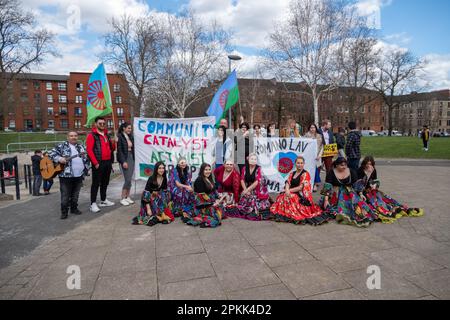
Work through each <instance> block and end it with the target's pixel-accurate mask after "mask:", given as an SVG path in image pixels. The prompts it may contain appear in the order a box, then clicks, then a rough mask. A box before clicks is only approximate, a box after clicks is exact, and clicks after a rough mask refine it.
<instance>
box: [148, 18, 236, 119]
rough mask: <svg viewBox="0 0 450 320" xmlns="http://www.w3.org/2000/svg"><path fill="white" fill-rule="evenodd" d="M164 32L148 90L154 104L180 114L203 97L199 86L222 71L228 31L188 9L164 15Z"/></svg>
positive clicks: (224, 62) (203, 92)
mask: <svg viewBox="0 0 450 320" xmlns="http://www.w3.org/2000/svg"><path fill="white" fill-rule="evenodd" d="M165 33H166V36H165V43H164V46H163V50H162V52H161V54H162V63H161V64H160V66H159V70H158V75H157V79H156V80H155V82H154V83H152V87H153V88H152V90H149V94H150V95H151V97H152V98H151V99H152V100H153V101H154V102H155V103H156V104H157V105H158V108H160V109H161V110H164V111H165V112H167V113H168V114H171V115H173V116H175V117H181V118H182V117H184V115H185V112H186V110H187V109H188V108H189V107H190V106H191V105H192V104H193V103H195V102H197V101H200V100H202V99H204V98H205V91H204V90H199V89H200V88H201V87H203V86H205V85H207V84H208V83H210V82H213V80H214V79H218V78H221V77H222V76H223V75H224V74H225V68H226V60H224V59H225V58H226V55H225V52H226V49H227V48H228V44H229V40H230V34H229V33H228V32H226V31H224V30H223V29H222V28H221V27H220V26H219V25H218V24H217V23H215V22H212V23H211V24H209V25H207V24H205V23H202V22H201V21H199V20H198V18H197V17H196V16H195V14H194V13H193V12H192V11H188V12H186V13H185V14H184V15H182V16H181V17H180V16H179V17H175V16H171V15H167V21H166V25H165ZM207 95H208V96H209V95H210V93H207Z"/></svg>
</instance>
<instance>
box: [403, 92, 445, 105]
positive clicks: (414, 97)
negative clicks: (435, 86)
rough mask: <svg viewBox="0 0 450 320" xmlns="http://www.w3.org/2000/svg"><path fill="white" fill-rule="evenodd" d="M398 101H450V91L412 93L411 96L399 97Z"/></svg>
mask: <svg viewBox="0 0 450 320" xmlns="http://www.w3.org/2000/svg"><path fill="white" fill-rule="evenodd" d="M396 99H398V100H397V101H401V102H414V101H430V100H437V101H448V100H450V90H448V89H445V90H437V91H431V92H421V93H417V92H411V93H410V94H405V95H401V96H397V97H396Z"/></svg>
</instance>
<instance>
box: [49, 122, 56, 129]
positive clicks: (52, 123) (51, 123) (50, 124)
mask: <svg viewBox="0 0 450 320" xmlns="http://www.w3.org/2000/svg"><path fill="white" fill-rule="evenodd" d="M48 127H49V128H54V127H55V120H48Z"/></svg>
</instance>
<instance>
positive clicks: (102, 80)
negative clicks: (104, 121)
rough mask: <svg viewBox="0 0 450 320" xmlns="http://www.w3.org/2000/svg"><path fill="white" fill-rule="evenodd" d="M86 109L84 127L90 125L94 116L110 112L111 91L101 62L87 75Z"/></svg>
mask: <svg viewBox="0 0 450 320" xmlns="http://www.w3.org/2000/svg"><path fill="white" fill-rule="evenodd" d="M86 109H87V120H86V127H90V126H91V124H92V122H94V120H95V118H97V117H100V116H106V115H108V114H110V113H112V103H111V93H110V92H109V84H108V78H107V77H106V72H105V67H104V66H103V63H100V64H99V65H98V67H97V68H96V69H95V70H94V72H93V73H92V74H91V76H90V77H89V82H88V86H87V99H86Z"/></svg>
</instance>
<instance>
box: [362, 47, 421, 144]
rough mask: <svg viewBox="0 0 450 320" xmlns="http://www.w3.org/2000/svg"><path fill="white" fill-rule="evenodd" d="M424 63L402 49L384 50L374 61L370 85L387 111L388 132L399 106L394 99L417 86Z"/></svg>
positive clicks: (397, 100) (391, 128) (390, 130)
mask: <svg viewBox="0 0 450 320" xmlns="http://www.w3.org/2000/svg"><path fill="white" fill-rule="evenodd" d="M425 63H426V62H425V61H423V60H420V59H418V58H416V57H415V56H414V55H413V54H412V53H411V52H410V51H408V50H404V49H395V50H384V52H382V54H380V55H379V57H378V59H377V61H376V64H375V65H376V68H375V72H374V74H373V75H372V78H371V85H372V86H373V88H374V89H375V90H376V91H378V93H379V94H380V96H381V97H382V99H383V102H384V104H385V106H386V109H387V113H388V114H387V116H388V130H389V135H391V133H392V130H393V111H394V109H395V108H398V107H399V106H400V100H399V99H398V98H396V96H398V95H403V94H404V93H405V92H406V91H410V90H412V88H414V87H416V86H417V79H418V75H419V73H420V71H421V70H422V69H423V67H424V65H425Z"/></svg>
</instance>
